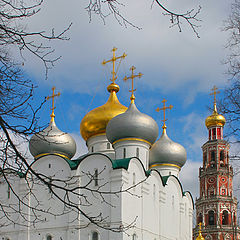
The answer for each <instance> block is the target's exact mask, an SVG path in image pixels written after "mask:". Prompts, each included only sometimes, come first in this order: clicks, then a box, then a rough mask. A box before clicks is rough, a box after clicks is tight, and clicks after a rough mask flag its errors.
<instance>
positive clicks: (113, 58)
mask: <svg viewBox="0 0 240 240" xmlns="http://www.w3.org/2000/svg"><path fill="white" fill-rule="evenodd" d="M116 50H117V48H115V47H114V48H113V49H112V52H113V57H112V58H111V59H110V60H107V61H105V60H103V62H102V65H105V64H107V63H109V62H112V64H113V70H112V79H110V80H111V81H112V82H113V83H115V80H116V79H117V72H116V70H115V67H116V61H117V60H118V59H120V63H121V60H122V59H123V58H125V57H126V56H127V54H126V53H123V55H122V56H119V57H116V54H115V52H116ZM120 63H119V64H120Z"/></svg>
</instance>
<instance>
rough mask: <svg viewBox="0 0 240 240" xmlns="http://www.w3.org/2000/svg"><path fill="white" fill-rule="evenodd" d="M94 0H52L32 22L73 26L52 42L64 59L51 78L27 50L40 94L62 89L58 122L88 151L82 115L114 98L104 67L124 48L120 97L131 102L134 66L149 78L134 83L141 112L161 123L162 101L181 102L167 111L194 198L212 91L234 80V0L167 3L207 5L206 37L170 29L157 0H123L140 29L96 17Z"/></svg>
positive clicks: (45, 118)
mask: <svg viewBox="0 0 240 240" xmlns="http://www.w3.org/2000/svg"><path fill="white" fill-rule="evenodd" d="M87 2H88V1H78V0H70V1H64V0H51V1H46V2H45V3H44V4H43V6H42V9H41V12H40V13H39V14H38V15H36V16H35V17H34V18H33V19H32V20H31V22H29V23H28V28H29V29H35V30H36V29H38V30H39V29H40V30H46V31H49V32H50V30H51V28H55V30H56V32H57V31H61V30H63V29H64V28H66V27H67V26H68V25H69V24H70V23H73V25H72V27H71V29H70V30H69V31H68V33H67V34H66V36H68V37H70V40H69V41H56V42H53V43H48V44H50V45H51V44H52V46H53V47H54V48H55V53H54V54H56V55H55V56H59V55H61V56H62V58H61V60H60V61H58V63H57V64H56V66H55V67H54V68H53V69H52V70H51V71H50V72H49V75H48V80H46V79H45V76H44V68H43V66H42V64H41V62H40V61H39V60H38V59H35V58H33V57H29V56H28V55H27V54H26V55H25V64H24V67H25V71H26V73H27V74H28V76H29V77H30V78H31V79H33V80H34V81H35V82H36V83H37V85H38V89H36V96H37V97H38V98H39V99H41V98H42V99H43V98H44V97H45V96H47V95H49V94H51V87H52V86H56V88H57V90H58V91H60V92H61V97H60V98H58V99H57V109H56V123H57V125H58V127H59V128H60V129H61V130H63V131H67V132H69V133H71V134H73V136H74V137H75V139H76V140H77V142H78V145H79V146H78V153H77V154H78V155H80V154H82V153H84V152H85V151H86V147H85V143H84V141H83V140H82V139H81V136H80V133H79V126H80V122H81V119H82V118H83V117H84V115H85V114H86V113H87V112H88V111H89V110H91V109H93V108H95V107H97V106H100V105H102V104H104V103H105V102H106V100H107V98H108V92H107V90H106V87H107V85H108V84H109V83H110V81H109V79H110V75H111V66H110V65H109V66H102V65H101V62H102V61H103V60H104V59H106V60H107V59H110V58H111V57H112V53H111V49H112V48H113V47H117V48H118V50H117V55H122V54H123V52H125V53H126V54H127V57H126V59H125V60H124V61H123V62H122V64H121V67H120V69H119V72H118V79H117V83H118V84H119V85H120V87H121V90H120V92H119V93H118V97H119V100H120V101H121V103H123V104H124V105H126V106H128V105H129V97H130V94H129V92H128V89H129V87H130V84H128V83H124V82H123V81H122V79H123V77H124V76H125V75H129V73H130V71H129V68H130V67H131V66H132V65H134V66H135V67H136V72H137V73H138V72H142V73H143V74H144V76H143V77H142V78H141V79H137V80H136V81H135V86H136V88H137V91H136V94H135V95H136V105H137V107H138V108H139V110H140V111H142V112H144V113H147V114H149V115H151V116H152V117H153V118H154V119H155V120H156V121H157V122H158V124H159V126H161V124H162V123H161V119H162V113H157V112H156V111H155V109H156V108H157V107H161V106H162V105H161V101H162V100H163V98H166V99H167V104H172V105H173V106H174V107H173V109H172V110H171V111H169V112H167V118H168V119H169V120H168V122H167V126H168V129H167V132H168V135H169V137H170V138H171V139H172V140H174V141H176V142H178V143H180V144H182V145H183V146H184V147H185V148H186V150H187V153H188V162H187V163H186V165H185V167H184V168H183V169H182V176H181V178H182V180H183V182H184V189H185V190H190V191H191V192H192V193H193V196H194V198H195V196H196V195H198V177H197V176H198V168H199V166H200V165H201V161H202V159H201V145H202V144H203V143H204V142H205V141H206V140H207V131H206V128H205V125H204V121H205V118H206V117H207V116H208V115H209V114H210V113H209V111H208V106H212V102H213V99H212V97H211V96H210V95H209V92H210V89H211V88H212V87H213V85H217V86H218V88H219V89H220V90H221V89H223V88H224V86H225V85H226V84H227V76H226V75H224V72H225V71H226V66H224V65H223V64H222V61H223V60H224V59H226V56H227V54H228V52H227V50H226V49H225V47H224V45H226V42H227V37H228V36H227V34H226V32H224V31H222V28H223V24H224V23H223V21H224V20H226V19H227V17H228V15H229V13H230V7H231V6H230V3H231V1H225V0H218V1H217V0H212V1H199V0H196V1H191V0H181V1H177V0H172V1H166V0H164V1H163V3H164V4H168V5H167V7H169V8H170V9H173V10H175V11H177V12H184V11H186V10H189V9H192V8H195V9H197V8H198V6H199V5H201V7H202V9H201V13H200V14H199V19H201V21H200V22H197V23H196V24H198V25H200V27H199V28H198V32H199V35H200V38H197V37H196V35H195V34H194V33H193V32H192V30H191V29H190V27H189V26H188V25H187V24H186V23H184V22H183V24H182V30H183V31H182V32H181V33H180V32H179V31H178V29H177V28H176V27H175V28H169V26H170V21H169V18H168V17H167V16H163V15H162V12H161V11H160V9H159V8H158V7H157V6H156V5H153V6H152V8H151V1H146V0H132V1H123V2H122V3H124V4H125V7H122V8H121V12H122V14H123V16H125V17H126V18H127V19H128V20H129V21H130V22H131V23H133V24H134V25H136V26H137V27H139V28H141V30H139V29H138V28H134V27H132V26H127V28H126V27H124V26H121V25H120V24H118V22H117V21H116V19H114V17H112V16H108V17H106V18H105V23H104V22H103V21H102V20H101V19H100V18H99V16H92V21H91V22H90V23H89V16H88V13H87V11H86V9H85V7H86V6H87ZM103 10H105V9H103ZM49 108H50V103H49V104H47V105H46V106H44V108H43V110H42V112H41V115H40V117H41V120H42V123H43V124H47V123H48V122H49V119H50V117H49V115H50V110H49Z"/></svg>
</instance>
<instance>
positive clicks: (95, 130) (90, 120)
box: [80, 83, 127, 141]
mask: <svg viewBox="0 0 240 240" xmlns="http://www.w3.org/2000/svg"><path fill="white" fill-rule="evenodd" d="M107 90H108V91H109V92H110V96H109V98H108V101H107V102H106V103H105V104H104V105H102V106H100V107H97V108H95V109H93V110H92V111H90V112H89V113H87V114H86V115H85V117H84V118H83V119H82V122H81V124H80V132H81V135H82V137H83V139H84V140H85V141H87V140H88V139H89V138H90V137H92V136H96V135H99V134H105V133H106V127H107V124H108V122H109V121H110V120H111V119H112V118H114V117H115V116H117V115H119V114H121V113H124V112H125V111H126V110H127V107H125V106H123V105H122V104H121V103H120V102H119V100H118V98H117V95H116V93H117V92H118V91H119V86H118V85H117V84H116V83H111V84H110V85H109V86H108V88H107Z"/></svg>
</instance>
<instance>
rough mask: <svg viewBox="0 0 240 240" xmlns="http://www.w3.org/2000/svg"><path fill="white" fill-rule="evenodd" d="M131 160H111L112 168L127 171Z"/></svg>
mask: <svg viewBox="0 0 240 240" xmlns="http://www.w3.org/2000/svg"><path fill="white" fill-rule="evenodd" d="M131 159H132V158H122V159H114V160H111V161H112V167H113V169H119V168H124V169H125V170H127V169H128V166H129V163H130V160H131Z"/></svg>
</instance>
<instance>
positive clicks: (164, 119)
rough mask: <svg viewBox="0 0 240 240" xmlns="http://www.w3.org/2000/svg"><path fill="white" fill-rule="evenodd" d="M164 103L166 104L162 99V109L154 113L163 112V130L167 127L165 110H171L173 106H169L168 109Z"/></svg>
mask: <svg viewBox="0 0 240 240" xmlns="http://www.w3.org/2000/svg"><path fill="white" fill-rule="evenodd" d="M166 102H167V100H166V99H163V100H162V103H163V107H162V108H159V107H158V108H157V109H156V111H157V112H160V110H163V120H162V121H163V127H162V128H163V129H166V128H167V127H166V121H167V119H166V109H172V108H173V105H170V106H169V107H166Z"/></svg>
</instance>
